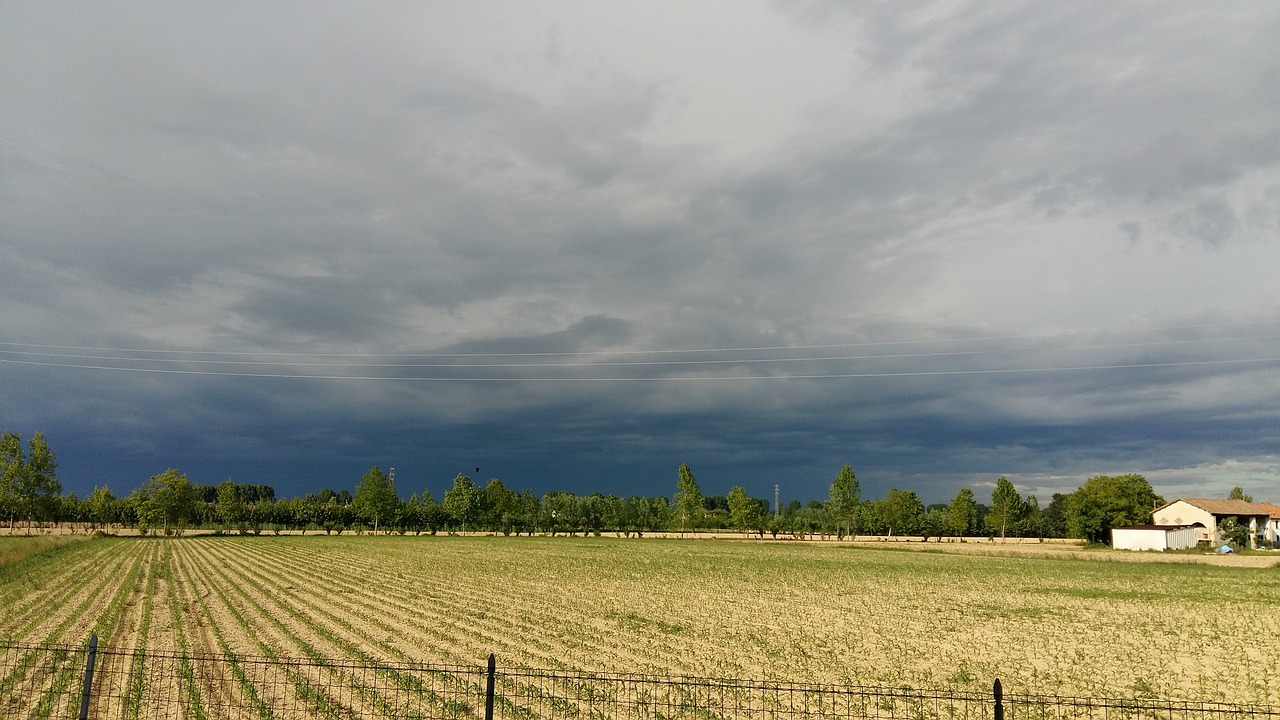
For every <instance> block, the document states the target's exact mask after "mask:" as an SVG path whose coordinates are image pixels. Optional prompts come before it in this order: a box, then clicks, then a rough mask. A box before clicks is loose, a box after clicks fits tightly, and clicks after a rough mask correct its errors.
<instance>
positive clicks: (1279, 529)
mask: <svg viewBox="0 0 1280 720" xmlns="http://www.w3.org/2000/svg"><path fill="white" fill-rule="evenodd" d="M1255 504H1256V505H1257V506H1258V507H1262V508H1266V509H1267V510H1270V511H1271V517H1269V518H1267V529H1266V530H1265V531H1264V532H1263V533H1262V535H1263V537H1265V538H1266V539H1267V542H1269V543H1271V547H1277V546H1280V505H1271V504H1270V503H1255Z"/></svg>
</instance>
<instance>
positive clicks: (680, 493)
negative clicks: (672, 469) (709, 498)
mask: <svg viewBox="0 0 1280 720" xmlns="http://www.w3.org/2000/svg"><path fill="white" fill-rule="evenodd" d="M675 501H676V508H677V511H678V512H679V513H680V532H684V531H685V530H686V529H687V528H688V527H689V525H690V524H691V523H693V524H696V522H697V518H698V515H699V514H700V513H701V512H702V489H701V488H699V487H698V481H697V480H695V479H694V478H693V471H692V470H690V469H689V466H688V465H686V464H681V465H680V469H679V470H678V471H677V478H676V494H675Z"/></svg>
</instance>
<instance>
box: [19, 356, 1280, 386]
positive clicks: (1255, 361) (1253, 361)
mask: <svg viewBox="0 0 1280 720" xmlns="http://www.w3.org/2000/svg"><path fill="white" fill-rule="evenodd" d="M0 363H7V364H13V365H35V366H41V367H59V368H72V369H79V370H109V371H115V372H134V373H154V374H165V375H201V376H211V377H246V378H277V379H291V380H391V381H400V382H685V381H743V380H757V381H759V380H838V379H859V378H901V377H942V376H955V375H1006V374H1032V373H1055V372H1086V371H1102V370H1133V369H1145V368H1176V367H1199V366H1214V365H1235V366H1239V365H1264V364H1270V363H1280V357H1268V358H1247V359H1236V360H1185V361H1172V362H1148V363H1118V364H1110V365H1076V366H1059V367H1036V368H988V369H971V370H917V371H895V372H869V373H811V374H790V375H719V376H715V375H667V376H660V377H518V376H511V377H441V376H421V375H417V376H415V375H404V376H391V375H314V374H302V373H254V372H230V371H216V370H179V369H169V368H142V367H120V366H112V365H81V364H74V363H52V362H40V361H34V360H11V359H6V358H0Z"/></svg>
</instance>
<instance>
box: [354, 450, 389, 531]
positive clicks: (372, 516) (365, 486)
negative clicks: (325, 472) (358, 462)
mask: <svg viewBox="0 0 1280 720" xmlns="http://www.w3.org/2000/svg"><path fill="white" fill-rule="evenodd" d="M351 509H352V511H354V512H355V514H356V517H358V518H360V519H361V520H364V521H365V522H370V523H373V532H374V533H375V534H376V533H377V532H378V525H379V523H380V522H383V521H386V520H391V519H394V518H395V517H396V515H397V514H399V512H400V496H399V495H397V494H396V486H395V485H393V484H392V482H391V477H390V476H388V475H387V474H386V473H384V472H382V468H380V467H378V466H377V465H374V466H373V467H371V468H369V470H368V472H366V473H365V474H364V477H363V478H361V480H360V484H359V485H356V494H355V496H353V497H352V499H351Z"/></svg>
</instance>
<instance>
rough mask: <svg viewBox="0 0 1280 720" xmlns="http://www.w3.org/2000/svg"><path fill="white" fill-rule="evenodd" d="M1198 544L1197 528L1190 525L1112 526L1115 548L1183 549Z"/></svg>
mask: <svg viewBox="0 0 1280 720" xmlns="http://www.w3.org/2000/svg"><path fill="white" fill-rule="evenodd" d="M1195 546H1196V530H1195V528H1194V527H1192V526H1190V525H1133V526H1131V527H1122V528H1112V530H1111V548H1112V549H1113V550H1183V549H1185V548H1193V547H1195Z"/></svg>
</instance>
